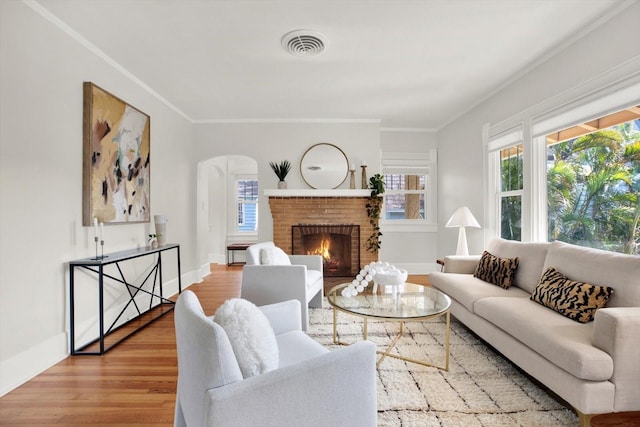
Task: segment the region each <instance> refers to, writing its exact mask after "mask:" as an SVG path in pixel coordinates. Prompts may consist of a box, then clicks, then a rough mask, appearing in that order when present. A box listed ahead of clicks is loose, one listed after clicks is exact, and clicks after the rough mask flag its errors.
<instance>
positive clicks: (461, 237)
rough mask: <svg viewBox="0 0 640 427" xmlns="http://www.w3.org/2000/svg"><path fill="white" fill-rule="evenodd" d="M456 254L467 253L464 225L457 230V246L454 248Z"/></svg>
mask: <svg viewBox="0 0 640 427" xmlns="http://www.w3.org/2000/svg"><path fill="white" fill-rule="evenodd" d="M456 255H469V247H468V246H467V232H466V231H465V228H464V226H462V227H460V230H459V231H458V247H457V248H456Z"/></svg>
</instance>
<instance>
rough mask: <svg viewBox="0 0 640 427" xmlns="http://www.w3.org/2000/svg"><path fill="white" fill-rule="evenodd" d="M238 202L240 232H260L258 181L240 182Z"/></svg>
mask: <svg viewBox="0 0 640 427" xmlns="http://www.w3.org/2000/svg"><path fill="white" fill-rule="evenodd" d="M236 196H237V200H238V206H237V207H238V210H237V211H238V222H237V225H238V231H239V232H251V233H253V232H255V231H257V230H258V181H257V180H238V181H237V185H236Z"/></svg>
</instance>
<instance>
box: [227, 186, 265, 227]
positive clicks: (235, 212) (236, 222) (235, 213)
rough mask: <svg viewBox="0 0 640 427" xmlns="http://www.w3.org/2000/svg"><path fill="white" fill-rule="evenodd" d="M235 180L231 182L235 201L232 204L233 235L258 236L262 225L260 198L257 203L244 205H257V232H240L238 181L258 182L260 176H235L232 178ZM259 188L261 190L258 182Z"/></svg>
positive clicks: (231, 192) (232, 195)
mask: <svg viewBox="0 0 640 427" xmlns="http://www.w3.org/2000/svg"><path fill="white" fill-rule="evenodd" d="M232 178H233V179H232V180H231V185H232V188H231V191H230V194H231V198H232V199H233V201H232V203H230V205H231V208H232V209H233V214H232V216H231V217H232V218H233V234H234V235H239V236H257V235H258V230H259V228H260V223H259V215H258V210H259V209H260V204H259V200H260V197H258V198H257V199H256V200H255V201H245V202H244V203H245V204H246V203H251V204H255V205H256V230H255V231H241V230H240V225H241V224H240V221H239V218H238V205H239V204H240V199H239V198H238V181H258V175H257V174H235V175H233V177H232ZM258 188H260V183H259V182H258ZM258 196H259V192H258Z"/></svg>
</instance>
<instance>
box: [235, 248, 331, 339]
mask: <svg viewBox="0 0 640 427" xmlns="http://www.w3.org/2000/svg"><path fill="white" fill-rule="evenodd" d="M274 248H275V245H274V243H273V242H262V243H256V244H255V245H251V246H249V247H248V248H247V250H246V257H247V264H246V265H245V266H244V267H243V269H242V290H241V295H242V298H244V299H247V300H249V301H251V302H252V303H254V304H255V305H258V306H261V305H267V304H274V303H276V302H281V301H286V300H290V299H297V300H298V301H300V305H301V306H302V311H301V320H302V330H303V331H306V330H307V328H308V327H309V307H312V308H322V299H323V297H324V278H323V273H322V257H321V256H320V255H288V256H287V255H284V256H286V257H287V258H288V260H287V263H290V265H282V264H279V265H277V264H271V265H264V264H263V263H262V261H261V257H260V251H261V250H263V249H266V250H272V249H274Z"/></svg>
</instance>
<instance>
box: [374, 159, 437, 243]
mask: <svg viewBox="0 0 640 427" xmlns="http://www.w3.org/2000/svg"><path fill="white" fill-rule="evenodd" d="M436 173H437V172H436V151H435V150H430V151H429V152H428V153H383V158H382V176H383V180H384V183H385V192H384V196H383V214H382V216H381V221H380V222H381V224H382V225H383V227H384V230H385V231H436V230H437V219H436V200H437V195H436V188H437V185H436V184H437V183H436V176H437V175H436Z"/></svg>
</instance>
